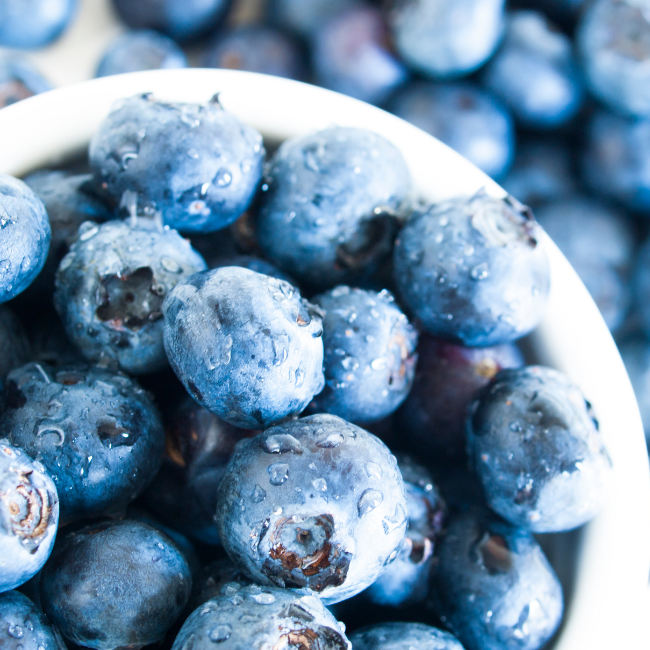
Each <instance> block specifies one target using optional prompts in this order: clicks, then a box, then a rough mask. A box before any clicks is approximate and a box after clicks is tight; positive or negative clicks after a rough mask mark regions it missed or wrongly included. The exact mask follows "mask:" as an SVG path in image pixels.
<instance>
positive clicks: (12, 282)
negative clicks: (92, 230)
mask: <svg viewBox="0 0 650 650" xmlns="http://www.w3.org/2000/svg"><path fill="white" fill-rule="evenodd" d="M51 234H52V233H51V230H50V222H49V220H48V218H47V212H46V211H45V206H44V205H43V202H42V201H41V200H40V199H39V198H38V197H37V196H36V194H34V192H33V191H32V190H31V189H29V187H28V186H27V185H25V183H23V181H21V180H18V179H17V178H14V177H13V176H9V175H7V174H1V173H0V303H3V302H7V300H11V299H12V298H14V297H16V296H17V295H18V294H19V293H21V292H23V291H24V290H25V289H27V287H28V286H29V285H30V284H31V283H32V282H33V281H34V279H35V278H36V276H37V275H38V274H39V273H40V271H41V269H42V268H43V265H44V264H45V259H46V258H47V253H48V250H49V248H50V237H51Z"/></svg>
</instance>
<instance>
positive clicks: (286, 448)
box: [262, 433, 302, 454]
mask: <svg viewBox="0 0 650 650" xmlns="http://www.w3.org/2000/svg"><path fill="white" fill-rule="evenodd" d="M262 448H263V449H264V451H265V452H266V453H267V454H286V453H289V452H293V453H294V454H302V445H301V444H300V443H299V442H298V440H296V439H295V438H294V437H293V436H292V435H290V434H288V433H278V434H273V435H270V436H269V437H268V438H266V440H264V442H263V443H262Z"/></svg>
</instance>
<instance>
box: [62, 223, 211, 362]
mask: <svg viewBox="0 0 650 650" xmlns="http://www.w3.org/2000/svg"><path fill="white" fill-rule="evenodd" d="M205 268H206V265H205V262H204V260H203V258H202V257H201V256H200V255H199V254H198V253H197V252H196V251H194V249H192V247H191V246H190V245H189V243H188V242H187V241H186V240H185V239H183V238H182V237H181V236H180V235H179V234H178V233H177V232H176V231H174V230H169V229H164V230H161V229H159V228H157V227H156V225H155V224H154V223H153V221H151V220H148V219H144V218H143V219H139V220H138V221H137V223H136V224H135V225H131V223H130V222H128V221H109V222H107V223H104V224H102V225H97V224H95V223H92V222H86V223H85V224H83V225H82V227H81V228H80V230H79V238H78V240H77V241H76V242H75V243H74V244H73V245H72V247H71V249H70V252H69V253H68V254H67V255H66V256H65V257H64V258H63V260H62V262H61V264H60V266H59V270H58V272H57V276H56V291H55V292H54V306H55V307H56V309H57V311H58V312H59V316H61V320H62V321H63V325H64V327H65V330H66V332H67V334H68V337H69V338H70V340H71V341H72V342H73V343H74V344H75V345H76V346H77V347H78V348H79V349H80V350H81V352H82V353H83V355H84V356H85V357H86V359H88V360H89V361H98V360H99V359H103V358H108V359H111V360H114V361H115V362H117V364H118V365H119V367H120V368H121V369H122V370H124V371H126V372H128V373H133V374H138V373H145V372H153V371H154V370H160V369H161V368H164V367H165V366H166V365H167V358H166V356H165V350H164V347H163V320H162V304H163V300H164V298H165V296H166V295H167V294H168V293H169V292H170V291H171V289H172V288H173V287H174V286H175V285H176V284H177V283H178V282H180V281H182V280H183V279H184V278H186V277H187V276H189V275H191V274H192V273H196V272H197V271H202V270H204V269H205Z"/></svg>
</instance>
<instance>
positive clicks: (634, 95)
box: [576, 0, 650, 117]
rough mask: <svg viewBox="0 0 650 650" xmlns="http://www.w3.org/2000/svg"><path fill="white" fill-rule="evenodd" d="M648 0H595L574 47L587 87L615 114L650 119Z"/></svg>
mask: <svg viewBox="0 0 650 650" xmlns="http://www.w3.org/2000/svg"><path fill="white" fill-rule="evenodd" d="M649 9H650V2H648V0H595V1H594V2H591V3H589V4H588V6H587V7H586V8H585V11H584V13H583V14H582V16H581V18H580V22H579V25H578V30H577V36H576V40H577V46H578V50H579V52H580V56H581V58H582V63H583V70H584V74H585V76H586V78H587V83H588V84H589V90H590V91H591V92H592V93H593V94H594V95H595V96H596V97H597V98H598V99H600V100H601V101H602V102H604V103H605V104H607V105H608V106H609V107H610V108H612V109H614V110H615V111H617V112H620V113H623V114H626V115H631V116H637V117H644V116H645V117H650V90H649V89H648V88H649V84H650V72H648V62H649V61H650V17H649V16H648V10H649Z"/></svg>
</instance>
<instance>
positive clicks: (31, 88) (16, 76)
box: [0, 54, 52, 108]
mask: <svg viewBox="0 0 650 650" xmlns="http://www.w3.org/2000/svg"><path fill="white" fill-rule="evenodd" d="M51 87H52V86H51V85H50V83H49V81H47V80H46V79H45V78H44V77H43V75H41V73H40V72H39V71H38V70H37V69H36V68H35V67H34V66H33V65H32V63H31V62H30V61H29V60H28V59H27V58H23V57H20V56H16V55H6V54H5V55H2V56H0V108H4V107H5V106H9V105H10V104H15V103H16V102H18V101H20V100H21V99H27V97H32V96H33V95H38V94H39V93H44V92H45V91H46V90H50V89H51Z"/></svg>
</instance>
